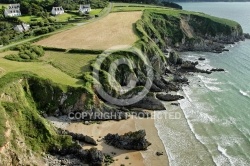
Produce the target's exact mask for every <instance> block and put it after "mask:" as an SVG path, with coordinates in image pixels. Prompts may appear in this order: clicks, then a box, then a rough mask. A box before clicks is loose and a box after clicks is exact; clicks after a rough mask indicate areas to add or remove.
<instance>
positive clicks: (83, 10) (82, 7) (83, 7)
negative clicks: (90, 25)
mask: <svg viewBox="0 0 250 166" xmlns="http://www.w3.org/2000/svg"><path fill="white" fill-rule="evenodd" d="M90 11H91V7H90V4H87V5H80V8H79V12H80V13H81V14H85V13H89V12H90Z"/></svg>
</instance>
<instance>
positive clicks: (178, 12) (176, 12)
mask: <svg viewBox="0 0 250 166" xmlns="http://www.w3.org/2000/svg"><path fill="white" fill-rule="evenodd" d="M149 11H152V12H159V13H166V14H168V15H172V16H175V17H180V16H181V14H194V15H198V16H202V17H206V18H209V19H211V20H213V21H215V22H219V23H222V24H226V25H229V26H237V25H238V23H237V22H235V21H232V20H228V19H224V18H219V17H214V16H211V15H208V14H205V13H201V12H192V11H186V10H175V9H171V8H168V9H164V10H157V11H156V10H152V9H149Z"/></svg>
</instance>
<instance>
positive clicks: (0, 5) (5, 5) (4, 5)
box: [0, 3, 8, 9]
mask: <svg viewBox="0 0 250 166" xmlns="http://www.w3.org/2000/svg"><path fill="white" fill-rule="evenodd" d="M7 6H8V4H3V3H0V9H2V7H7Z"/></svg>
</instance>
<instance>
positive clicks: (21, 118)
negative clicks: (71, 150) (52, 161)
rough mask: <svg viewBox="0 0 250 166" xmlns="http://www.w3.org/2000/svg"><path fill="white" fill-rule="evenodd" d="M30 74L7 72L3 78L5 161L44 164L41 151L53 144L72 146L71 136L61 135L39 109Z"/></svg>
mask: <svg viewBox="0 0 250 166" xmlns="http://www.w3.org/2000/svg"><path fill="white" fill-rule="evenodd" d="M27 80H28V79H27V77H26V76H24V75H20V74H11V75H6V76H4V77H2V78H1V81H0V85H1V88H0V92H1V93H0V113H1V119H0V121H1V123H3V125H4V128H3V129H1V130H0V135H1V142H0V143H1V144H0V163H1V164H2V165H29V164H33V165H41V162H42V160H41V157H40V153H41V152H44V151H45V152H46V151H48V150H49V148H51V147H52V146H58V147H62V146H65V147H67V146H69V145H71V144H72V140H71V138H70V137H69V136H60V135H58V134H57V133H56V130H55V129H54V127H53V126H52V125H51V124H49V123H48V122H47V121H46V120H45V119H44V118H43V117H42V116H41V115H40V112H39V111H38V110H37V107H36V104H35V102H34V100H33V98H32V96H31V94H30V88H29V83H28V81H27Z"/></svg>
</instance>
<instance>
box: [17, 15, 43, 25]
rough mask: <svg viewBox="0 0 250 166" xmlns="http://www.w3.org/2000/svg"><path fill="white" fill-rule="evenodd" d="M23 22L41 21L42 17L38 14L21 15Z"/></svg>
mask: <svg viewBox="0 0 250 166" xmlns="http://www.w3.org/2000/svg"><path fill="white" fill-rule="evenodd" d="M18 18H19V19H20V20H21V21H22V22H26V23H29V22H30V21H31V20H36V21H41V20H42V17H37V16H20V17H18Z"/></svg>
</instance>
